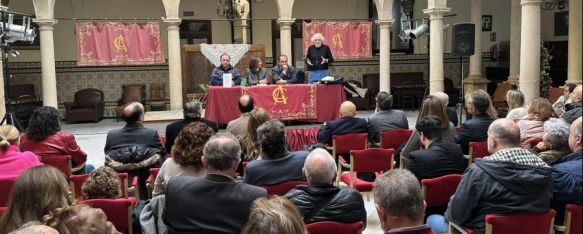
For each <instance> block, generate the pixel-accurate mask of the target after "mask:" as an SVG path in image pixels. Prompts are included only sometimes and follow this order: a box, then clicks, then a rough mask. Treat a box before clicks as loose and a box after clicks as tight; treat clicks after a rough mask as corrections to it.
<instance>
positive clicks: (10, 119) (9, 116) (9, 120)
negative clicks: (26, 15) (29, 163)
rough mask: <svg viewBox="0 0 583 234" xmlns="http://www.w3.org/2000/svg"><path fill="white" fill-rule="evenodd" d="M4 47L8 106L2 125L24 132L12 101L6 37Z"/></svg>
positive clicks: (5, 85)
mask: <svg viewBox="0 0 583 234" xmlns="http://www.w3.org/2000/svg"><path fill="white" fill-rule="evenodd" d="M0 43H2V45H0V47H1V48H2V66H3V67H4V74H3V75H4V100H5V102H4V103H5V106H6V114H4V118H2V122H0V125H1V124H4V123H6V124H10V125H13V126H14V127H16V128H17V129H18V131H21V132H22V131H23V130H24V129H23V128H22V125H21V124H20V122H19V121H18V119H17V118H16V115H15V114H14V110H13V106H12V100H11V98H10V96H11V95H10V69H9V68H8V53H7V51H8V50H9V49H10V47H9V45H8V43H7V42H6V41H5V40H4V37H2V39H1V42H0Z"/></svg>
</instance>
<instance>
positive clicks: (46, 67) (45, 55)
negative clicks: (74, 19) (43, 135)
mask: <svg viewBox="0 0 583 234" xmlns="http://www.w3.org/2000/svg"><path fill="white" fill-rule="evenodd" d="M34 22H35V23H37V24H38V25H39V29H38V30H39V31H40V56H41V68H42V86H43V87H42V91H43V95H42V97H43V105H44V106H52V107H54V108H58V101H57V76H56V72H55V44H54V41H53V30H54V28H53V25H54V24H56V23H57V21H56V20H54V19H49V18H36V19H34Z"/></svg>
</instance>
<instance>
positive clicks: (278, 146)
mask: <svg viewBox="0 0 583 234" xmlns="http://www.w3.org/2000/svg"><path fill="white" fill-rule="evenodd" d="M257 143H258V144H259V147H260V149H261V160H253V161H250V162H249V163H248V164H247V169H246V171H245V178H243V182H244V183H247V184H252V185H255V186H264V185H274V184H279V183H283V182H287V181H292V180H304V177H303V175H302V167H303V166H304V161H306V157H307V156H308V152H307V151H295V152H290V151H288V150H287V140H286V138H285V126H284V125H283V123H281V122H280V121H278V120H269V121H267V122H265V123H263V124H261V125H259V127H258V128H257Z"/></svg>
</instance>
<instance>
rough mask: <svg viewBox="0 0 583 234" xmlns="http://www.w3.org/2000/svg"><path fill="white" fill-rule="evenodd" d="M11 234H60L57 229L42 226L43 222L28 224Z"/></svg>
mask: <svg viewBox="0 0 583 234" xmlns="http://www.w3.org/2000/svg"><path fill="white" fill-rule="evenodd" d="M9 234H59V231H57V230H56V229H54V228H52V227H49V226H45V225H42V223H41V222H39V221H35V222H28V223H25V224H24V225H22V226H21V227H20V228H18V229H16V230H14V231H12V232H10V233H9Z"/></svg>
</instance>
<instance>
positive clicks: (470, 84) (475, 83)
mask: <svg viewBox="0 0 583 234" xmlns="http://www.w3.org/2000/svg"><path fill="white" fill-rule="evenodd" d="M488 83H490V81H489V80H487V79H486V78H485V77H482V76H476V75H472V74H470V75H469V76H468V77H467V78H466V79H464V81H463V85H464V95H468V94H470V93H472V92H474V91H476V90H479V89H482V90H484V91H487V90H488Z"/></svg>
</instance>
